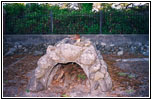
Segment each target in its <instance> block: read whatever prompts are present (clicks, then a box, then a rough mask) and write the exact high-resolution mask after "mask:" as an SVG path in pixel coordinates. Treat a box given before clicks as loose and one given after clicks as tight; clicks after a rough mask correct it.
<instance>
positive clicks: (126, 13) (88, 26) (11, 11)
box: [4, 3, 149, 34]
mask: <svg viewBox="0 0 152 100" xmlns="http://www.w3.org/2000/svg"><path fill="white" fill-rule="evenodd" d="M101 5H102V7H101V10H102V33H103V34H142V33H146V34H148V33H149V32H148V31H149V16H148V14H147V13H146V12H144V11H145V10H141V8H134V9H133V8H132V9H121V10H117V9H113V8H111V5H112V3H110V4H107V3H102V4H101ZM4 8H5V10H6V12H7V17H6V33H12V34H31V33H32V34H51V33H52V32H51V31H52V30H51V17H50V14H51V12H50V11H52V14H53V33H56V34H61V33H62V34H63V33H65V34H70V33H74V34H76V33H80V34H81V33H82V34H93V33H99V32H100V13H99V12H97V13H95V12H91V9H92V3H88V4H87V3H83V4H81V10H71V9H67V8H65V9H60V7H59V6H57V5H55V6H50V5H49V4H36V3H29V4H26V5H24V4H22V3H12V4H5V5H4ZM135 9H138V10H135ZM139 9H140V10H139ZM143 9H147V6H146V7H145V6H144V7H143ZM140 11H141V12H140ZM146 11H147V10H146Z"/></svg>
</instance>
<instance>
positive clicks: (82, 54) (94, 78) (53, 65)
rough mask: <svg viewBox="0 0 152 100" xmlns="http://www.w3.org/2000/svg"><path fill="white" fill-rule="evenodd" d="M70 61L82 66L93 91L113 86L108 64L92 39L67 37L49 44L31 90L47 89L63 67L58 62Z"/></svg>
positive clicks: (39, 64)
mask: <svg viewBox="0 0 152 100" xmlns="http://www.w3.org/2000/svg"><path fill="white" fill-rule="evenodd" d="M69 62H74V63H77V64H78V65H80V66H81V68H82V69H83V71H84V72H85V74H86V76H87V77H88V82H90V84H89V85H90V90H91V91H94V90H95V91H100V90H102V91H107V90H110V89H111V88H112V81H111V78H110V76H109V73H108V72H107V64H106V63H105V62H104V60H103V58H102V55H101V54H100V52H99V51H97V50H96V48H95V46H94V45H93V44H92V43H91V41H90V40H88V39H85V38H81V41H79V42H74V41H73V40H71V39H70V38H65V39H63V40H62V41H60V42H59V43H57V44H56V45H55V46H52V45H49V46H48V48H47V50H46V54H45V55H43V56H42V57H41V58H40V59H39V60H38V62H37V65H38V66H37V68H36V69H35V71H34V77H32V78H31V80H30V82H31V83H32V84H30V86H29V89H30V90H31V91H40V90H43V89H47V88H48V86H50V84H51V81H52V79H53V77H54V75H55V73H56V72H57V70H58V69H59V68H60V67H61V66H57V64H58V63H63V64H66V63H69ZM99 87H100V88H99Z"/></svg>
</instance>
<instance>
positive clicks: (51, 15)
mask: <svg viewBox="0 0 152 100" xmlns="http://www.w3.org/2000/svg"><path fill="white" fill-rule="evenodd" d="M50 17H51V27H50V28H51V33H53V14H52V11H51V12H50Z"/></svg>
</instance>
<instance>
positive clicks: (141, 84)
mask: <svg viewBox="0 0 152 100" xmlns="http://www.w3.org/2000/svg"><path fill="white" fill-rule="evenodd" d="M39 58H40V56H34V55H13V56H4V58H3V96H4V97H22V96H25V95H24V94H25V93H29V90H27V89H26V86H27V83H28V81H29V77H28V76H27V74H28V73H29V72H30V71H31V70H34V69H35V68H36V67H37V61H38V59H39ZM103 58H104V60H105V62H106V63H107V65H108V72H109V74H110V76H111V78H112V82H113V87H112V90H111V91H109V92H106V93H105V95H104V96H106V97H148V96H149V62H148V61H136V62H121V61H119V62H118V61H116V60H117V59H128V58H146V57H145V56H142V55H129V54H124V55H123V56H116V55H103ZM61 71H62V70H60V71H58V73H60V72H61ZM74 73H75V74H77V76H78V75H79V74H80V73H81V74H84V73H83V71H82V69H81V68H79V71H75V72H74ZM84 76H85V74H84ZM66 77H68V74H67V75H66ZM69 79H70V80H71V78H69ZM74 80H75V84H76V85H75V86H79V85H82V84H83V85H84V84H86V81H87V78H84V79H81V78H78V77H76V78H75V79H74ZM76 80H79V81H76ZM59 81H60V82H61V80H60V79H58V82H57V79H54V81H53V82H54V83H53V82H52V84H54V86H55V85H56V86H57V87H59V85H60V84H59ZM61 83H63V81H62V82H61ZM70 86H71V87H72V86H73V83H72V84H71V85H69V87H67V88H66V87H64V88H62V89H61V88H56V89H55V88H54V89H55V90H54V91H55V92H58V94H57V95H56V94H53V93H52V94H51V95H49V96H50V97H52V96H58V97H62V96H69V97H70V95H68V94H67V93H68V92H67V91H66V90H69V89H70ZM73 87H74V86H73ZM73 87H72V88H73ZM84 88H85V87H84ZM86 91H87V89H86ZM102 96H103V95H98V97H102Z"/></svg>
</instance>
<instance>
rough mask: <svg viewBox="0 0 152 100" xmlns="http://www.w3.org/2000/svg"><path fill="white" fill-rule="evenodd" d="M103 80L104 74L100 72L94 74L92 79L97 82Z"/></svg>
mask: <svg viewBox="0 0 152 100" xmlns="http://www.w3.org/2000/svg"><path fill="white" fill-rule="evenodd" d="M103 78H104V74H103V73H101V72H96V73H95V77H94V80H95V81H97V80H99V79H103Z"/></svg>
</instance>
